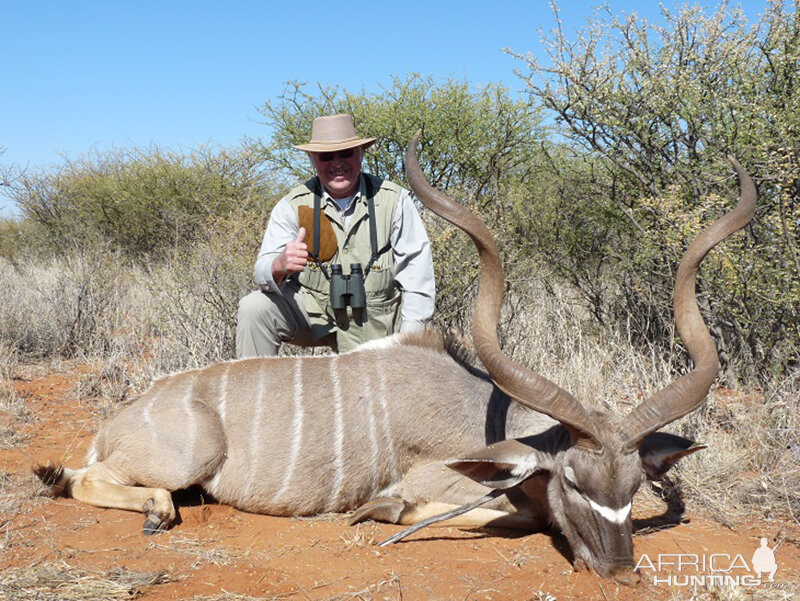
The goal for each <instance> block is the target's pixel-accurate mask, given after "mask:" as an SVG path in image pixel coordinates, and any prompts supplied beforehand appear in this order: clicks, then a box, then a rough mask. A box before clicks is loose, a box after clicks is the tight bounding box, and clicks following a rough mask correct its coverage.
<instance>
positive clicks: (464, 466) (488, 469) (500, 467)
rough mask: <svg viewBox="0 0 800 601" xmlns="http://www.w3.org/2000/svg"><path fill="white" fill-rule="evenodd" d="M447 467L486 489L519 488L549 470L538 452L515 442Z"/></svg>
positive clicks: (455, 461) (459, 460) (502, 443)
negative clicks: (533, 477)
mask: <svg viewBox="0 0 800 601" xmlns="http://www.w3.org/2000/svg"><path fill="white" fill-rule="evenodd" d="M446 465H447V467H449V468H451V469H454V470H456V471H457V472H459V473H460V474H463V475H465V476H468V477H469V478H472V479H473V480H475V481H476V482H479V483H480V484H483V485H484V486H488V487H489V488H499V489H506V488H511V487H513V486H516V485H517V484H519V483H521V482H523V481H525V480H527V479H528V478H530V477H531V476H532V475H533V474H535V473H536V472H539V471H542V470H544V469H546V468H545V467H544V466H542V465H541V463H540V455H539V452H538V451H537V450H536V449H535V448H533V447H531V446H529V445H527V444H525V443H524V442H521V441H519V440H516V439H513V438H512V439H509V440H503V441H501V442H496V443H495V444H493V445H489V446H488V447H483V448H482V449H478V450H477V451H475V452H473V453H470V454H469V455H468V456H467V457H462V458H460V459H453V460H451V461H447V462H446Z"/></svg>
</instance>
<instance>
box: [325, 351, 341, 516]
mask: <svg viewBox="0 0 800 601" xmlns="http://www.w3.org/2000/svg"><path fill="white" fill-rule="evenodd" d="M338 359H339V357H338V356H333V357H331V359H330V363H329V365H330V375H331V389H332V392H333V428H334V431H333V454H334V457H333V468H334V474H333V490H332V491H331V496H330V497H329V498H328V505H327V507H328V509H329V510H332V509H333V508H334V507H336V499H338V498H339V494H340V493H341V492H342V482H343V480H344V458H343V457H342V450H343V446H344V416H343V415H342V413H343V412H342V384H341V382H340V381H339V371H338Z"/></svg>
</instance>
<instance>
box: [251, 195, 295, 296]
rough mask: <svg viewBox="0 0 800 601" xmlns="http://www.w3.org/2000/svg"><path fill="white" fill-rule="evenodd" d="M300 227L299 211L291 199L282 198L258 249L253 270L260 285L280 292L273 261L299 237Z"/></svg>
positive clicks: (274, 210) (270, 218) (276, 206)
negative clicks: (295, 208) (293, 207)
mask: <svg viewBox="0 0 800 601" xmlns="http://www.w3.org/2000/svg"><path fill="white" fill-rule="evenodd" d="M299 229H300V227H299V225H298V222H297V213H296V212H295V211H293V210H292V205H291V204H290V203H289V201H288V200H286V199H285V198H282V199H281V200H279V201H278V204H276V205H275V208H274V209H272V213H271V214H270V217H269V223H268V224H267V231H266V232H264V239H263V240H262V241H261V250H259V251H258V259H256V266H255V269H254V270H253V277H254V279H255V282H256V284H257V285H258V286H261V287H268V288H269V289H270V290H273V291H274V292H278V293H280V286H278V285H277V284H276V283H275V278H273V277H272V263H273V262H274V261H275V259H276V258H277V257H278V255H280V254H281V253H282V252H283V250H284V248H286V245H287V244H288V243H289V242H291V241H292V240H296V239H297V233H298V231H299Z"/></svg>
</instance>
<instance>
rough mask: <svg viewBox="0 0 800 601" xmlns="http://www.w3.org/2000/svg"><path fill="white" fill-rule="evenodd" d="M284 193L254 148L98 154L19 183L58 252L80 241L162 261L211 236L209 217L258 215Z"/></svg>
mask: <svg viewBox="0 0 800 601" xmlns="http://www.w3.org/2000/svg"><path fill="white" fill-rule="evenodd" d="M279 193H280V188H279V187H276V186H275V185H274V184H273V183H272V182H271V181H270V179H269V178H268V177H267V176H266V174H265V173H264V172H263V171H262V170H261V169H260V163H259V160H258V158H257V157H256V156H254V155H253V153H251V152H249V151H248V150H246V149H239V150H235V151H226V150H219V151H211V150H208V149H200V150H195V151H192V152H190V153H188V154H186V155H184V154H179V153H175V152H167V151H164V150H161V149H159V148H150V149H132V150H129V151H112V152H108V153H104V154H95V155H90V156H87V157H84V158H82V159H80V160H77V161H74V162H67V163H65V164H64V165H62V166H61V167H58V168H56V169H54V170H53V171H51V172H44V173H38V174H31V175H23V176H22V177H20V178H19V179H18V180H17V181H16V182H15V183H14V184H13V186H12V194H13V197H14V200H15V201H16V203H17V204H18V205H19V207H20V209H21V211H22V217H23V219H24V220H26V221H29V222H31V223H32V224H35V225H36V226H37V228H38V233H39V236H38V237H37V238H36V240H35V241H34V246H37V247H39V248H40V249H44V250H47V251H50V252H53V253H56V254H57V253H59V252H61V251H63V250H64V249H65V248H67V247H70V246H72V245H74V244H76V242H77V241H80V243H81V244H84V245H85V244H98V245H99V244H108V245H109V246H110V247H111V248H113V249H115V250H117V251H119V252H122V253H123V254H124V255H126V256H129V257H132V258H136V259H140V260H142V259H147V260H151V261H152V260H160V259H162V258H163V257H164V256H166V254H168V253H169V252H171V251H172V250H173V249H175V248H182V247H187V246H191V245H192V244H193V243H195V242H196V241H197V240H202V239H203V238H204V237H205V226H206V224H207V222H208V221H209V220H213V219H216V218H219V217H223V218H224V217H225V216H228V215H232V214H233V213H234V212H238V211H239V209H240V208H241V207H248V208H250V209H252V218H254V219H257V218H258V216H259V215H260V214H261V213H262V212H263V211H265V210H266V209H267V207H268V206H269V205H270V203H271V202H274V198H275V197H276V196H277V195H278V194H279Z"/></svg>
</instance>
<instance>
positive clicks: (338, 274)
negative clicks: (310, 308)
mask: <svg viewBox="0 0 800 601" xmlns="http://www.w3.org/2000/svg"><path fill="white" fill-rule="evenodd" d="M348 306H350V307H352V308H353V309H366V308H367V293H366V292H365V291H364V272H363V270H362V269H361V263H350V273H349V274H348V275H343V274H342V266H341V265H331V308H332V309H333V310H334V311H337V310H341V309H346V308H347V307H348Z"/></svg>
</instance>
